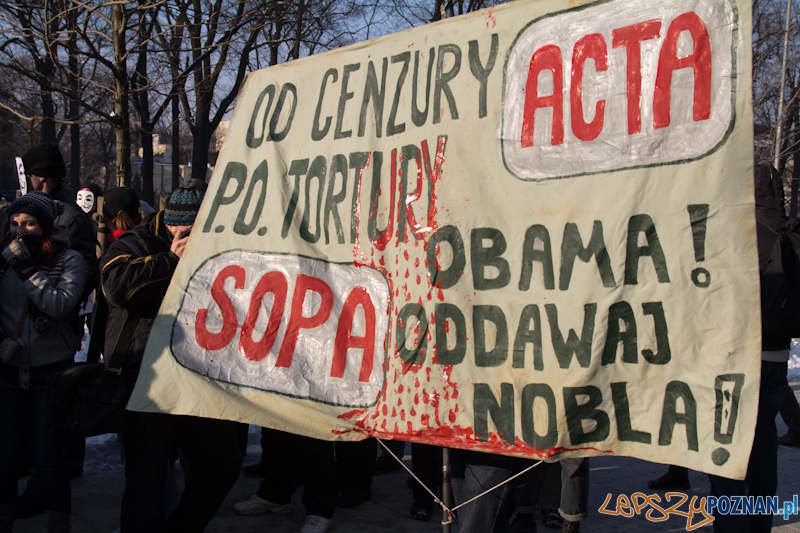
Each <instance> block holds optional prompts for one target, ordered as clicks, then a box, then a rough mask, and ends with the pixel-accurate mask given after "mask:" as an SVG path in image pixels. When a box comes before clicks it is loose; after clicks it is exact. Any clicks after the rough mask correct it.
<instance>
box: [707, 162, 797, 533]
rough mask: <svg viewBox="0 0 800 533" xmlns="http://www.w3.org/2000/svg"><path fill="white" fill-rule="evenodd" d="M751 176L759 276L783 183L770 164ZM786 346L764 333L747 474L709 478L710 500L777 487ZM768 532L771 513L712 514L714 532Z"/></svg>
mask: <svg viewBox="0 0 800 533" xmlns="http://www.w3.org/2000/svg"><path fill="white" fill-rule="evenodd" d="M753 177H754V184H755V195H756V220H757V224H756V236H757V244H758V264H759V273H760V274H761V275H762V276H763V275H764V271H765V270H766V267H767V264H768V263H769V260H770V256H771V253H772V249H773V246H774V244H775V240H776V238H777V235H776V232H775V231H776V228H782V227H783V226H784V224H785V221H786V215H785V213H784V208H783V205H784V201H783V184H782V182H781V180H780V177H779V176H778V172H777V171H776V170H775V169H774V168H773V167H772V166H770V165H763V164H762V165H756V166H755V169H754V172H753ZM762 320H763V316H762ZM762 327H763V326H762ZM791 341H792V339H791V338H790V337H785V338H779V337H775V336H772V335H769V334H767V333H764V334H763V335H762V338H761V381H760V386H759V398H758V416H757V419H756V428H755V435H754V438H753V447H752V450H751V452H750V462H749V464H748V466H747V475H746V477H745V479H744V480H735V479H728V478H724V477H720V476H715V475H711V474H709V476H708V477H709V480H710V482H711V496H715V497H720V496H728V497H729V496H753V497H761V496H774V495H775V492H776V490H777V487H778V431H777V426H776V425H775V417H776V416H778V411H779V410H780V407H781V404H782V403H783V401H784V398H785V396H786V394H785V393H786V387H787V380H786V372H787V369H788V361H789V345H790V343H791ZM771 529H772V515H771V514H751V515H747V514H743V513H742V514H737V515H734V513H725V514H722V513H719V512H718V511H717V510H715V511H714V531H718V532H724V533H730V532H750V533H761V532H767V531H770V530H771Z"/></svg>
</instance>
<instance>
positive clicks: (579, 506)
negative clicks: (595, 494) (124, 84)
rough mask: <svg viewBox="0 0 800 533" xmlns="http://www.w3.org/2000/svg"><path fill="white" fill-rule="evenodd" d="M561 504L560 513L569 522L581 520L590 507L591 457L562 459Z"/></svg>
mask: <svg viewBox="0 0 800 533" xmlns="http://www.w3.org/2000/svg"><path fill="white" fill-rule="evenodd" d="M559 462H560V463H561V505H559V507H558V514H560V515H561V516H562V517H563V518H564V520H567V521H569V522H580V521H581V520H583V519H584V518H586V512H587V511H588V509H589V458H588V457H583V458H570V459H562V460H561V461H559Z"/></svg>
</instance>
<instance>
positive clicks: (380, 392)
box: [169, 248, 392, 409]
mask: <svg viewBox="0 0 800 533" xmlns="http://www.w3.org/2000/svg"><path fill="white" fill-rule="evenodd" d="M230 252H248V253H256V254H271V255H282V256H287V257H302V258H303V259H310V260H312V261H319V262H321V263H328V264H331V265H346V266H352V262H349V261H348V262H341V263H339V262H335V261H326V260H324V259H320V258H318V257H311V256H307V255H303V254H292V253H285V252H265V251H263V250H244V249H241V248H235V249H231V250H225V251H222V252H219V253H216V254H214V255H212V256H209V257H207V258H206V259H205V260H204V261H203V262H202V263H200V265H199V266H198V267H197V268H196V269H195V270H194V272H192V274H191V275H190V276H189V278H188V281H187V284H186V287H188V286H189V285H190V284H191V282H192V280H193V279H194V277H195V275H196V274H197V272H199V271H200V270H201V269H202V268H203V267H204V266H205V265H206V263H208V262H209V261H211V260H213V259H215V258H217V257H219V256H221V255H225V254H227V253H230ZM359 268H369V269H371V270H374V271H375V272H377V273H378V274H379V275H380V277H381V278H382V279H383V280H384V281H385V282H386V285H387V288H388V289H391V286H390V285H389V280H388V279H387V278H386V276H385V275H384V274H383V273H382V272H381V271H380V270H378V269H377V268H374V267H372V266H370V265H361V264H359ZM387 292H388V294H389V301H388V303H387V305H388V306H389V309H391V305H392V291H391V290H388V291H387ZM185 298H186V291H185V290H184V291H183V292H182V293H181V299H180V302H179V303H178V309H177V311H176V313H175V316H174V317H173V319H172V321H171V322H170V325H169V331H170V334H169V354H170V356H171V357H172V359H173V360H174V361H175V362H176V363H177V364H178V365H179V366H181V367H182V368H185V369H186V370H188V371H189V372H193V373H195V374H197V375H198V376H203V377H205V378H207V379H210V380H212V381H214V382H218V383H226V384H229V385H234V386H236V387H242V388H246V389H252V390H257V391H259V392H265V393H268V394H277V395H279V396H283V397H286V398H296V399H300V400H308V401H311V402H315V403H318V404H322V405H330V406H332V407H343V408H347V409H366V408H369V407H373V406H375V405H377V404H378V400H379V399H380V397H381V396H382V395H383V393H384V390H385V388H386V373H387V371H388V369H387V367H386V364H385V363H386V361H387V360H388V350H389V342H388V341H387V339H388V338H390V335H391V332H392V320H388V321H387V326H388V327H387V329H386V336H385V337H384V342H383V345H384V349H383V364H382V368H383V384H382V386H381V387H379V388H378V394H377V395H376V396H375V398H374V400H372V401H371V402H370V403H368V404H364V405H348V404H341V403H334V402H328V401H325V400H320V399H319V398H314V397H311V396H299V395H295V394H288V393H286V392H280V391H275V390H269V389H260V388H258V387H255V386H252V385H246V384H243V383H236V382H233V381H227V380H223V379H216V378H212V377H211V376H208V375H206V374H202V373H201V372H198V371H197V370H195V369H193V368H189V367H188V366H186V365H185V364H183V363H182V362H181V361H180V360H178V358H177V357H176V356H175V352H174V350H173V349H172V344H173V339H174V335H175V324H176V323H177V321H178V315H179V314H180V312H181V309H183V302H184V299H185Z"/></svg>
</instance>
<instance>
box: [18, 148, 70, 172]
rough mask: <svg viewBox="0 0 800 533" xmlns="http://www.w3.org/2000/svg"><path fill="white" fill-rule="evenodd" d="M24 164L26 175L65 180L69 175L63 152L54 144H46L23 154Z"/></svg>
mask: <svg viewBox="0 0 800 533" xmlns="http://www.w3.org/2000/svg"><path fill="white" fill-rule="evenodd" d="M22 163H23V164H24V165H25V174H28V175H31V174H35V175H36V176H40V177H42V178H53V179H58V180H63V179H64V177H65V176H66V175H67V167H66V165H64V158H63V157H61V150H59V149H58V145H57V144H54V143H44V144H40V145H39V146H34V147H33V148H31V149H30V150H28V151H27V152H25V153H24V154H22Z"/></svg>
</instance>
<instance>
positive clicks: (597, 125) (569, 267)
mask: <svg viewBox="0 0 800 533" xmlns="http://www.w3.org/2000/svg"><path fill="white" fill-rule="evenodd" d="M750 26H751V15H750V5H749V3H747V2H740V1H734V0H611V1H601V2H581V1H574V0H573V1H566V0H544V1H518V2H513V3H510V4H506V5H503V6H500V7H497V8H492V9H487V10H484V11H480V12H476V13H471V14H469V15H465V16H461V17H457V18H453V19H450V20H446V21H441V22H438V23H435V24H429V25H426V26H424V27H421V28H416V29H412V30H408V31H404V32H401V33H397V34H393V35H389V36H386V37H382V38H380V39H376V40H373V41H368V42H365V43H362V44H359V45H355V46H350V47H347V48H342V49H340V50H334V51H332V52H327V53H324V54H320V55H318V56H314V57H309V58H305V59H301V60H297V61H292V62H290V63H285V64H282V65H278V66H275V67H271V68H268V69H264V70H260V71H257V72H254V73H252V74H250V75H249V76H248V78H247V80H246V83H245V85H244V87H243V89H242V91H241V94H240V95H239V97H238V101H237V104H236V109H235V111H234V114H233V117H232V120H231V122H230V126H229V129H228V132H227V137H226V139H225V142H224V146H223V148H222V151H221V153H220V156H219V159H218V161H217V166H216V168H215V170H214V174H213V176H212V178H211V181H210V185H209V189H208V193H207V197H206V200H205V201H204V203H203V206H202V209H201V211H200V215H199V217H198V220H197V222H196V224H195V227H194V230H193V232H192V236H191V239H190V242H189V245H188V247H187V250H186V252H185V254H184V256H183V258H182V259H181V261H180V263H179V265H178V269H177V271H176V273H175V276H174V278H173V280H172V284H171V286H170V289H169V292H168V294H167V296H166V299H165V300H164V303H163V305H162V307H161V311H160V313H159V316H158V319H157V321H156V324H155V327H154V329H153V333H152V335H151V337H150V339H149V342H148V347H147V351H146V354H145V363H144V365H143V367H142V371H141V375H140V378H139V381H138V383H137V386H136V389H135V391H134V395H133V397H132V399H131V403H130V405H129V408H131V409H134V410H143V411H161V412H168V413H178V414H191V415H197V416H203V417H214V418H223V419H231V420H239V421H242V422H249V423H253V424H259V425H262V426H269V427H273V428H277V429H282V430H286V431H290V432H293V433H299V434H303V435H308V436H312V437H316V438H321V439H341V440H357V439H362V438H365V437H367V436H376V437H381V438H390V439H403V440H410V441H415V442H426V443H432V444H437V445H442V446H449V447H456V448H470V449H475V450H481V451H488V452H493V453H501V454H509V455H518V456H527V457H543V458H550V459H552V458H562V457H567V456H589V455H598V454H623V455H629V456H634V457H639V458H643V459H647V460H652V461H659V462H665V463H674V464H678V465H683V466H687V467H690V468H693V469H697V470H702V471H705V472H712V473H715V474H722V475H725V476H729V477H738V478H742V477H743V476H744V473H745V469H746V466H747V461H748V455H749V450H750V445H751V442H752V435H753V430H754V425H755V418H756V407H757V398H758V383H759V370H758V369H759V358H760V327H759V293H758V267H757V258H756V247H755V231H754V229H755V219H754V202H753V185H752V166H753V160H752V153H753V150H752V145H753V137H752V109H751V79H750V68H749V65H750V61H751V57H750V39H751V35H750Z"/></svg>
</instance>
